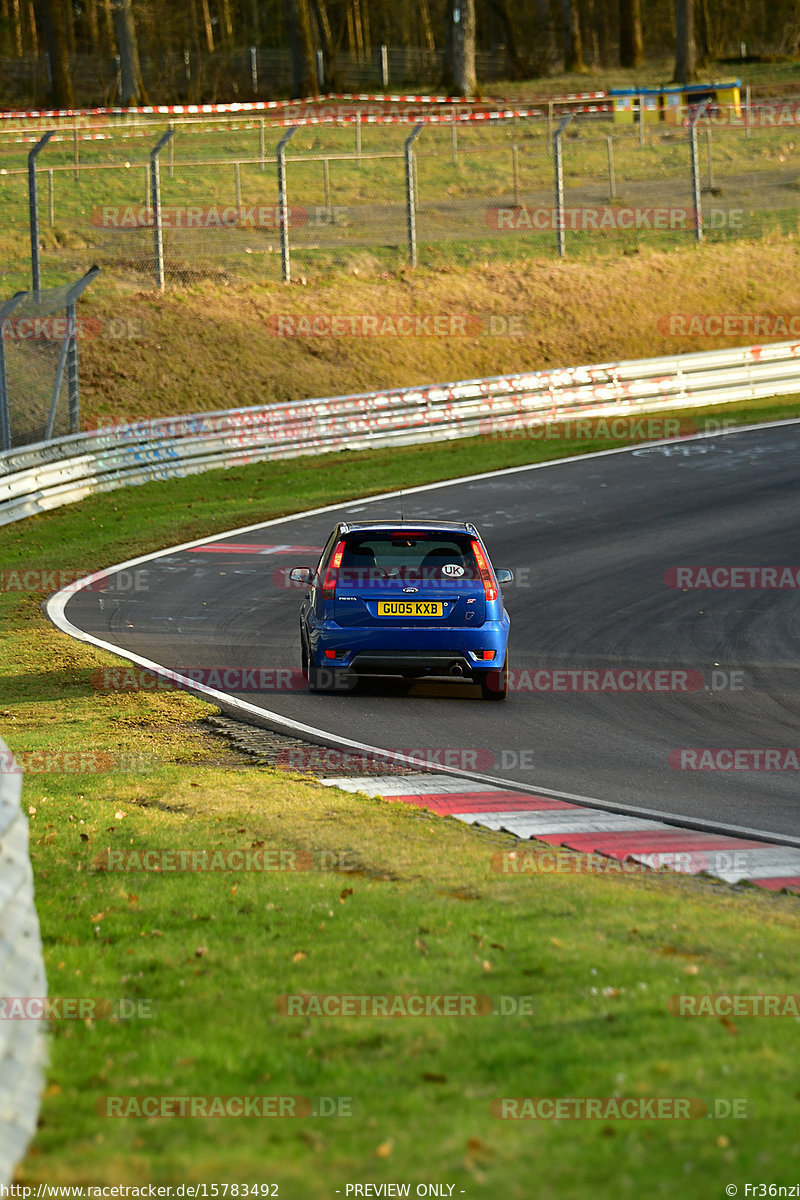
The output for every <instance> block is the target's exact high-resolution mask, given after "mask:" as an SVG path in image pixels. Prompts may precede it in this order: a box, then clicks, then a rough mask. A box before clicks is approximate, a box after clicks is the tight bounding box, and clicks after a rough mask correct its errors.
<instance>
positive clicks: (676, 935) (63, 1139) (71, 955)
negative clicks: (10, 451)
mask: <svg viewBox="0 0 800 1200" xmlns="http://www.w3.org/2000/svg"><path fill="white" fill-rule="evenodd" d="M798 412H800V401H798V400H796V399H793V398H792V399H789V400H787V401H780V400H774V401H770V402H762V403H760V404H757V405H750V406H737V407H736V408H725V409H724V410H720V411H719V412H713V411H709V410H706V412H704V414H703V417H706V416H708V417H714V416H716V417H719V416H722V417H723V418H726V419H730V420H739V421H746V420H752V419H769V418H772V417H780V416H788V415H795V414H797V413H798ZM695 417H696V414H695ZM605 444H606V443H595V444H594V447H593V448H602V446H603V445H605ZM609 444H610V443H609ZM587 448H588V446H587V444H586V443H577V444H575V443H572V444H569V443H567V442H563V443H557V442H552V441H548V442H546V443H543V442H541V441H536V442H529V441H515V440H506V439H499V440H493V439H468V440H465V441H460V442H455V443H451V444H449V445H447V446H445V447H440V446H422V447H410V448H406V449H399V450H392V451H374V452H371V453H363V454H340V455H335V456H326V457H321V458H313V459H308V460H305V461H303V460H297V461H294V462H287V463H271V464H262V465H259V466H252V467H248V468H246V469H237V470H231V471H215V472H209V473H208V474H206V475H203V476H202V477H199V478H198V477H195V478H192V479H185V480H174V481H171V482H169V483H164V484H148V485H145V486H143V487H140V488H133V489H129V490H127V491H126V492H125V493H119V492H117V493H112V494H108V495H105V496H98V497H95V498H92V499H90V500H87V501H84V502H83V503H81V504H80V505H75V506H71V507H69V508H64V509H62V510H59V511H57V512H54V513H52V514H50V515H48V516H45V517H39V518H34V519H32V520H29V521H26V522H24V523H23V524H20V525H19V526H11V527H8V528H6V529H4V530H2V531H0V569H3V570H7V569H11V568H20V567H22V566H26V567H30V568H38V569H73V570H86V569H89V568H96V567H99V566H103V565H110V564H112V563H113V562H118V561H120V560H122V559H124V558H126V557H129V556H132V555H135V554H139V553H146V552H147V551H148V550H152V549H155V548H156V547H161V546H164V545H169V544H172V543H175V542H177V541H180V540H185V539H188V538H191V537H194V536H199V535H201V534H204V533H212V532H214V531H217V530H223V529H227V528H230V527H232V526H236V525H239V524H245V523H249V522H255V521H257V520H264V519H267V518H270V517H275V516H280V515H282V514H285V513H287V512H289V511H293V510H297V509H302V508H305V507H309V506H312V505H318V504H324V503H330V502H333V501H335V500H344V499H346V498H349V497H351V496H354V495H365V494H368V493H370V492H377V491H383V490H386V489H388V488H392V487H395V486H398V485H401V484H402V485H403V486H412V485H413V484H416V483H422V482H426V481H432V480H436V479H440V478H445V477H451V476H456V475H461V474H465V473H468V472H470V471H473V470H489V469H492V468H495V467H500V466H511V465H517V464H520V463H523V462H526V461H535V460H538V459H541V458H543V457H545V455H547V456H548V457H549V456H551V455H555V456H558V455H563V454H569V453H574V452H576V451H577V452H580V451H585V450H586V449H587ZM40 599H41V597H38V596H35V595H19V594H16V593H11V592H5V593H4V594H2V596H0V603H1V604H2V610H3V622H4V628H5V631H6V633H5V649H6V654H5V658H4V662H3V665H2V667H0V672H2V694H3V697H4V704H3V712H2V732H3V736H4V737H5V739H6V740H7V742H8V743H9V745H10V746H11V747H12V749H14V750H15V751H16V752H18V753H20V754H22V753H23V752H34V751H37V750H45V751H51V752H52V751H54V750H58V751H65V752H69V751H72V750H83V749H85V748H86V747H87V746H89V747H91V748H92V749H93V750H94V751H96V752H98V753H100V754H108V755H112V756H121V755H132V756H139V758H138V760H137V761H139V762H140V764H141V765H140V769H139V770H132V769H128V770H117V771H112V772H108V771H105V772H103V771H101V772H98V773H87V774H83V775H82V776H78V775H70V774H66V773H56V772H50V773H49V774H35V773H31V774H28V775H27V776H26V778H25V780H24V806H25V808H26V809H27V810H28V811H29V812H30V820H31V855H32V860H33V864H34V873H35V879H36V888H37V903H38V908H39V914H40V922H41V927H42V934H43V940H44V947H45V956H46V965H47V974H48V980H49V990H50V994H51V996H62V997H69V996H92V997H109V998H111V999H116V998H119V997H127V998H132V999H134V1000H139V1001H142V1002H144V1001H152V1002H153V1006H154V1009H155V1011H154V1015H153V1016H152V1017H150V1018H147V1019H139V1020H131V1021H113V1020H103V1019H99V1020H96V1021H88V1022H87V1021H66V1020H62V1021H56V1022H54V1023H53V1029H52V1036H51V1054H50V1058H51V1064H50V1068H49V1073H48V1086H47V1089H46V1092H45V1096H44V1099H43V1105H42V1119H41V1124H40V1128H39V1132H38V1134H37V1138H36V1141H35V1143H34V1146H33V1149H32V1150H31V1152H30V1153H29V1155H28V1156H27V1158H26V1160H25V1162H24V1163H23V1165H22V1166H21V1167H20V1169H19V1171H18V1180H19V1181H20V1182H27V1183H37V1182H39V1181H46V1182H48V1183H83V1184H87V1183H92V1184H101V1183H103V1184H104V1183H109V1184H113V1183H131V1182H135V1183H137V1184H144V1183H147V1182H152V1183H159V1184H163V1183H177V1182H191V1181H202V1182H206V1183H212V1182H217V1183H223V1182H229V1183H230V1182H238V1183H254V1182H258V1183H265V1182H273V1183H278V1184H279V1185H280V1195H281V1196H282V1197H285V1198H288V1200H294V1198H295V1197H297V1198H298V1200H308V1198H312V1200H316V1198H317V1197H319V1198H320V1200H322V1197H326V1196H329V1195H331V1194H332V1193H333V1190H334V1189H335V1188H337V1187H338V1188H344V1186H345V1185H346V1184H348V1183H366V1182H373V1183H381V1182H397V1181H410V1182H412V1183H416V1182H421V1181H426V1182H430V1181H439V1182H446V1183H452V1184H454V1185H455V1188H456V1191H455V1193H454V1194H458V1193H459V1191H460V1189H462V1188H463V1189H464V1191H465V1193H466V1194H468V1195H477V1196H486V1197H495V1196H498V1195H505V1196H509V1197H514V1198H516V1197H519V1198H520V1200H523V1198H527V1197H529V1196H530V1195H531V1179H532V1178H534V1177H535V1179H536V1181H537V1182H536V1188H535V1191H536V1195H537V1196H541V1197H544V1198H548V1200H549V1198H550V1197H553V1198H555V1197H567V1198H570V1197H584V1196H586V1195H587V1194H589V1193H591V1194H602V1195H605V1194H610V1192H611V1190H612V1188H613V1189H614V1191H615V1194H620V1195H623V1196H630V1197H639V1196H641V1195H642V1194H644V1192H645V1190H646V1191H647V1193H648V1194H650V1195H656V1196H674V1195H675V1190H676V1185H677V1186H679V1187H680V1189H681V1191H682V1192H683V1193H685V1194H686V1195H688V1196H697V1197H701V1196H708V1195H713V1194H716V1193H717V1192H718V1190H719V1188H720V1187H721V1186H722V1185H723V1184H724V1183H726V1182H728V1181H732V1180H735V1181H743V1180H745V1179H748V1180H754V1179H760V1178H768V1179H769V1181H770V1182H776V1183H779V1182H785V1183H790V1182H792V1181H793V1180H794V1179H796V1177H797V1170H798V1166H800V1162H798V1159H799V1158H800V1146H798V1140H797V1133H796V1122H795V1119H794V1115H793V1114H794V1105H795V1104H796V1095H795V1093H796V1091H797V1084H796V1079H795V1073H794V1070H793V1063H792V1059H791V1055H790V1054H787V1035H788V1036H791V1029H792V1028H793V1026H790V1025H789V1024H787V1022H786V1021H785V1020H776V1019H772V1020H769V1021H767V1020H759V1019H755V1018H750V1019H738V1020H737V1021H736V1022H735V1024H734V1023H731V1022H723V1021H720V1020H715V1019H702V1020H700V1019H697V1020H689V1019H684V1020H681V1019H678V1018H676V1017H674V1016H672V1015H670V1013H669V1011H668V1003H669V997H670V996H672V995H674V994H678V993H682V992H691V993H698V992H737V993H747V994H752V993H755V992H758V991H765V992H778V993H788V992H793V991H795V990H796V988H795V975H796V940H797V914H798V905H797V900H796V899H795V898H794V897H789V896H781V895H774V894H762V893H759V892H756V891H755V890H754V889H731V888H728V887H726V886H724V885H717V884H713V883H711V882H703V881H699V880H689V879H686V878H683V877H679V876H669V875H664V874H659V875H652V876H624V877H620V876H617V875H604V876H570V875H559V876H554V875H519V876H508V875H504V874H501V873H498V872H497V870H496V869H494V867H493V856H494V855H497V854H498V852H500V851H502V850H506V849H509V848H510V847H512V846H513V845H514V841H513V839H511V838H509V837H507V836H506V835H500V834H491V833H487V832H485V831H484V832H482V831H476V830H472V829H468V828H465V827H463V826H462V825H460V824H459V823H458V822H456V821H455V820H452V819H440V818H436V817H433V816H431V815H430V814H426V813H424V812H420V811H418V810H415V809H412V808H409V807H407V806H405V805H396V806H395V805H392V804H388V803H385V802H382V801H379V800H368V799H366V798H364V797H357V796H352V795H348V794H345V793H337V792H333V791H329V790H327V789H326V790H323V789H322V788H321V787H320V786H319V785H317V784H315V783H313V782H311V781H308V780H304V779H302V778H300V777H296V776H289V777H287V776H281V775H280V774H278V773H276V772H273V771H270V770H256V769H253V768H243V767H242V766H241V764H240V762H239V760H238V759H237V758H236V756H235V755H234V754H233V753H232V752H228V751H226V750H224V749H221V748H220V745H219V743H215V742H214V741H212V739H211V738H210V737H208V736H207V735H206V734H204V733H203V731H202V727H200V726H198V724H197V722H198V719H199V718H200V717H201V716H202V715H203V714H204V713H206V712H208V711H209V710H208V708H207V707H206V706H204V705H202V704H201V703H200V702H199V701H196V700H194V699H192V698H190V697H188V696H185V695H180V694H178V695H175V694H161V695H151V694H147V693H122V694H119V695H108V694H105V693H101V692H97V691H95V690H94V688H93V687H92V684H91V673H92V670H93V669H95V668H96V667H97V666H98V665H99V664H103V663H112V662H113V661H114V660H113V659H112V658H111V657H110V656H107V655H105V654H102V653H99V652H96V651H94V650H92V649H91V648H89V647H87V646H84V645H82V644H80V643H76V642H73V641H71V640H69V639H66V638H64V637H63V636H62V635H61V634H59V633H58V632H57V631H56V630H55V629H53V628H52V627H51V626H50V625H49V623H48V622H47V621H46V619H45V617H44V615H43V613H42V611H41V608H40ZM99 765H104V764H99ZM254 844H255V845H256V847H257V848H261V849H266V850H270V849H281V848H282V849H285V850H302V851H308V852H311V853H312V855H313V854H316V855H318V856H319V855H322V854H323V853H324V854H326V855H327V856H328V858H327V861H335V862H337V863H338V865H339V866H340V868H341V869H340V870H338V871H307V872H298V873H289V872H281V873H264V874H255V873H248V874H245V873H235V874H223V873H172V872H167V871H164V872H161V873H153V872H135V873H134V872H128V873H123V872H119V871H116V870H108V869H104V865H107V864H108V857H107V855H108V851H109V849H110V850H112V851H121V852H124V853H125V854H127V853H128V852H130V851H132V850H141V851H144V850H148V849H154V848H162V849H173V850H175V849H181V848H184V849H191V850H206V851H213V850H214V849H216V848H223V849H227V850H230V849H234V850H242V849H247V848H253V846H254ZM351 889H352V890H351ZM299 992H310V993H317V992H323V993H336V994H341V993H353V992H355V993H370V994H375V993H378V994H384V993H390V994H395V993H401V994H408V993H447V994H454V993H457V994H467V995H475V994H480V995H490V996H493V997H500V996H503V995H505V996H517V997H519V996H525V997H529V998H530V1005H531V1007H532V1013H531V1014H530V1015H523V1016H508V1017H504V1018H501V1017H499V1016H486V1017H475V1018H469V1019H467V1018H455V1017H452V1018H434V1017H427V1018H411V1017H408V1018H406V1019H382V1018H377V1017H364V1018H354V1017H348V1018H344V1017H342V1018H334V1017H317V1018H311V1017H309V1018H305V1017H302V1018H301V1017H297V1018H289V1017H285V1016H282V1015H281V1014H280V1013H279V1012H278V1011H277V1008H276V998H277V997H279V996H280V995H282V994H287V993H299ZM465 1020H468V1021H469V1023H467V1024H466V1025H465V1024H464V1021H465ZM130 1094H133V1095H136V1096H144V1095H164V1094H168V1095H173V1096H174V1095H203V1096H209V1095H217V1094H218V1095H227V1096H230V1095H241V1094H245V1095H253V1094H258V1095H264V1094H277V1095H301V1096H309V1097H316V1096H327V1097H347V1098H348V1106H349V1107H351V1110H352V1115H350V1116H337V1117H329V1118H321V1117H317V1118H313V1117H307V1118H298V1119H296V1120H283V1121H280V1120H275V1121H271V1122H269V1123H268V1122H266V1121H259V1120H256V1119H247V1120H245V1119H242V1120H236V1119H227V1120H202V1119H196V1120H191V1119H166V1118H165V1119H160V1118H150V1119H145V1118H142V1119H136V1118H128V1119H120V1120H116V1119H101V1118H100V1117H98V1116H97V1115H96V1112H95V1104H96V1102H97V1101H98V1100H99V1099H100V1098H101V1097H103V1096H108V1095H112V1096H119V1095H130ZM526 1095H527V1096H541V1097H551V1096H552V1097H566V1096H573V1097H579V1096H588V1097H593V1096H611V1095H619V1096H638V1097H650V1096H654V1097H664V1098H666V1097H699V1098H701V1099H704V1100H706V1101H708V1102H712V1103H713V1102H714V1101H715V1100H717V1099H724V1100H728V1099H734V1098H736V1099H742V1100H744V1101H745V1103H746V1110H747V1113H748V1117H747V1120H733V1119H730V1118H728V1119H719V1120H714V1121H713V1122H709V1121H708V1120H705V1119H703V1120H690V1121H641V1122H638V1121H637V1122H634V1121H630V1122H626V1121H618V1122H617V1121H610V1120H606V1121H569V1122H567V1121H562V1122H552V1121H541V1122H539V1121H501V1120H497V1119H495V1118H494V1117H493V1116H492V1115H491V1113H490V1104H491V1102H492V1100H493V1099H495V1098H497V1097H501V1096H526Z"/></svg>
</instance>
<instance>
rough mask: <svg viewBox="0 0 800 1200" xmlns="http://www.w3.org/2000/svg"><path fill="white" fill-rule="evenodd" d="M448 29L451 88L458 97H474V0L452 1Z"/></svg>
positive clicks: (475, 89) (476, 88)
mask: <svg viewBox="0 0 800 1200" xmlns="http://www.w3.org/2000/svg"><path fill="white" fill-rule="evenodd" d="M450 29H451V34H450V36H451V45H452V51H453V86H454V87H455V89H456V92H457V93H458V95H459V96H474V95H475V93H476V92H477V90H478V81H477V78H476V76H475V0H452V4H451V7H450Z"/></svg>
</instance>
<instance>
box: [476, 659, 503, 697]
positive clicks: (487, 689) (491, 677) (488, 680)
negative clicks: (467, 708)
mask: <svg viewBox="0 0 800 1200" xmlns="http://www.w3.org/2000/svg"><path fill="white" fill-rule="evenodd" d="M479 683H480V685H481V697H482V699H484V700H505V699H506V697H507V696H508V656H507V655H506V661H505V662H504V663H503V665H502V667H500V669H499V670H497V671H481V673H480V679H479Z"/></svg>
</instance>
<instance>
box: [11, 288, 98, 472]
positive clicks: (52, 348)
mask: <svg viewBox="0 0 800 1200" xmlns="http://www.w3.org/2000/svg"><path fill="white" fill-rule="evenodd" d="M96 274H97V268H96V267H95V268H93V269H92V270H90V271H89V272H87V274H86V275H84V277H83V278H82V279H80V280H78V282H77V283H71V284H65V285H64V286H63V287H58V288H51V289H49V290H46V291H41V292H39V293H38V296H37V294H36V292H18V293H17V295H15V296H12V297H11V298H10V299H9V300H7V301H6V302H5V303H2V304H0V450H11V449H12V448H13V447H14V446H23V445H27V444H28V443H30V442H41V441H48V440H49V439H50V438H54V437H63V436H66V435H67V434H70V433H78V432H79V431H80V394H79V387H78V343H79V340H80V338H81V337H86V336H91V335H92V334H93V333H96V332H97V331H96V326H97V322H96V321H92V320H89V321H88V322H87V321H81V320H80V319H79V318H78V315H77V307H76V306H77V300H78V297H79V295H80V294H81V292H82V291H83V290H84V289H85V288H86V287H87V286H88V284H90V283H91V281H92V279H93V278H94V277H95V275H96Z"/></svg>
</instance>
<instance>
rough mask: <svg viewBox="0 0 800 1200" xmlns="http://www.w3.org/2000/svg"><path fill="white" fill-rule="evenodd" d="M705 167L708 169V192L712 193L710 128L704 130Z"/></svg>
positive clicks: (712, 170) (712, 172)
mask: <svg viewBox="0 0 800 1200" xmlns="http://www.w3.org/2000/svg"><path fill="white" fill-rule="evenodd" d="M706 166H707V168H708V190H709V192H711V193H712V195H713V192H714V164H713V163H712V161H711V128H710V127H709V128H708V129H707V130H706Z"/></svg>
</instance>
